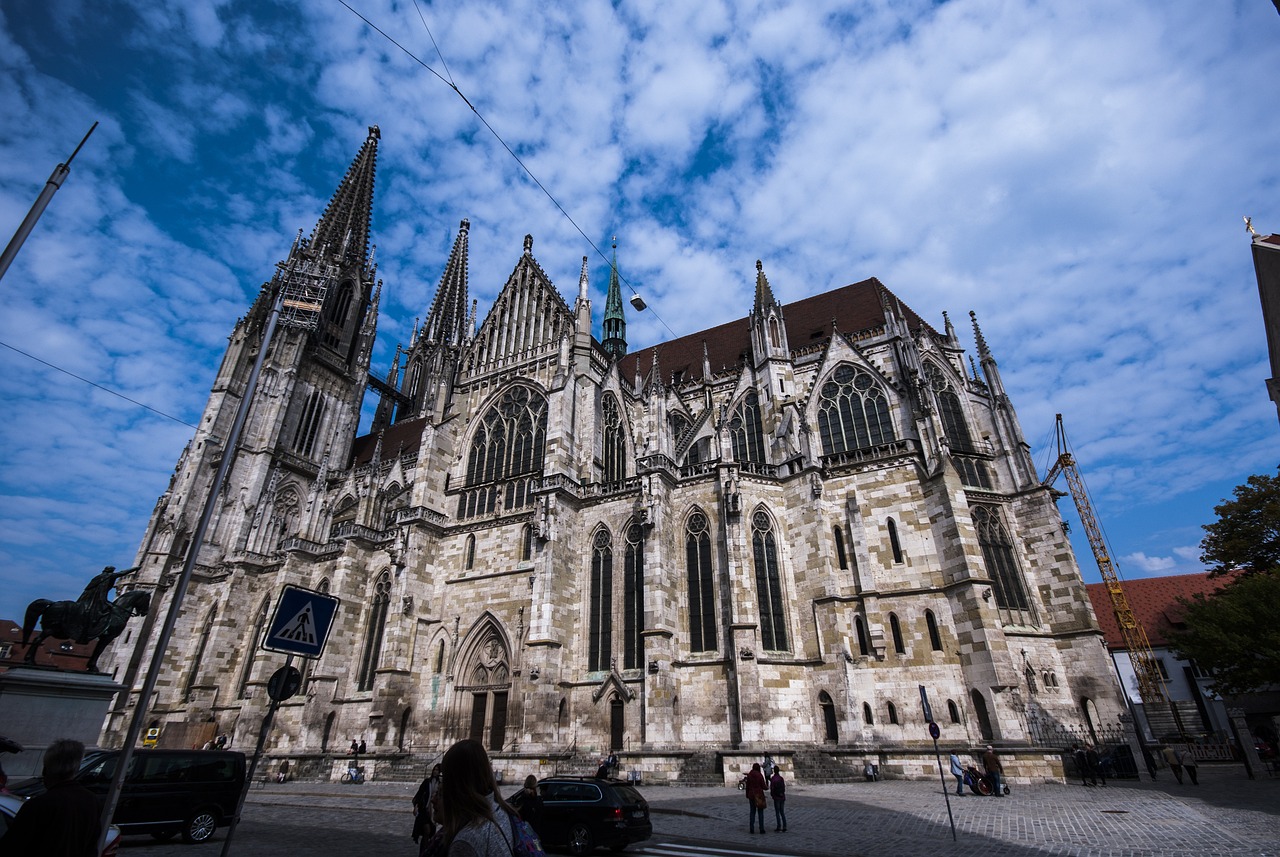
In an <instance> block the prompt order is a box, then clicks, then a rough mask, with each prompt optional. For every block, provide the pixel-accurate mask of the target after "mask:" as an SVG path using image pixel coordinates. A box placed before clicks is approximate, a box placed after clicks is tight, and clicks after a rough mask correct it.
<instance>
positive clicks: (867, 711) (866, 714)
mask: <svg viewBox="0 0 1280 857" xmlns="http://www.w3.org/2000/svg"><path fill="white" fill-rule="evenodd" d="M862 720H863V722H865V723H866V724H867V725H868V726H875V725H876V718H875V715H873V714H872V713H871V703H869V702H864V703H862Z"/></svg>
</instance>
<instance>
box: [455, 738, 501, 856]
mask: <svg viewBox="0 0 1280 857" xmlns="http://www.w3.org/2000/svg"><path fill="white" fill-rule="evenodd" d="M440 766H441V779H440V815H439V816H438V817H437V818H436V821H439V822H440V823H441V824H443V825H444V836H445V841H446V842H448V843H449V857H509V855H510V854H511V853H512V848H513V846H514V844H515V836H516V834H515V821H514V819H517V818H519V817H520V816H519V813H517V812H516V811H515V810H514V809H512V808H511V806H510V805H509V804H508V803H507V802H506V801H505V800H503V799H502V796H501V795H499V794H498V784H497V783H496V782H495V781H494V778H493V766H492V765H491V764H490V763H489V754H488V753H486V752H485V751H484V746H483V745H481V743H480V742H479V741H475V740H473V739H470V738H468V739H465V740H463V741H459V742H458V743H456V744H454V745H453V746H452V747H450V748H449V749H448V750H447V751H446V752H445V754H444V758H443V759H442V760H441V762H440Z"/></svg>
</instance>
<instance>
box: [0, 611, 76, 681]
mask: <svg viewBox="0 0 1280 857" xmlns="http://www.w3.org/2000/svg"><path fill="white" fill-rule="evenodd" d="M39 634H40V629H39V627H37V628H36V630H35V631H33V632H32V634H31V637H32V639H34V638H35V637H37V636H39ZM0 643H10V644H12V645H11V646H10V649H9V656H8V657H7V658H4V659H0V671H3V670H6V669H9V668H11V667H17V666H22V659H23V658H25V657H26V656H27V646H24V645H22V626H21V625H19V624H18V623H17V622H14V621H13V620H12V619H0ZM63 645H67V646H69V649H63V648H62V647H63ZM93 647H94V644H93V643H87V644H85V645H83V646H82V645H80V644H79V643H72V642H69V641H67V640H56V639H54V638H53V637H50V638H48V639H47V640H45V641H44V645H43V646H41V647H40V651H39V652H37V653H36V666H40V667H49V666H53V667H59V668H61V669H65V670H78V671H80V672H83V671H84V668H85V666H86V665H88V663H89V655H91V654H93Z"/></svg>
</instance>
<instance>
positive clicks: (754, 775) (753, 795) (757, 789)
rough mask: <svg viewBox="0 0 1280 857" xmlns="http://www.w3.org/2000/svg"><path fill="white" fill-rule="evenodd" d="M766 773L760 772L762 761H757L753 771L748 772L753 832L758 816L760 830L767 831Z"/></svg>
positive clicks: (748, 795)
mask: <svg viewBox="0 0 1280 857" xmlns="http://www.w3.org/2000/svg"><path fill="white" fill-rule="evenodd" d="M764 785H765V783H764V774H762V773H760V763H759V762H756V763H754V764H753V765H752V766H751V772H750V773H749V774H747V789H746V791H747V803H748V805H749V806H750V808H751V832H752V833H755V832H756V818H759V819H760V832H761V833H764V832H765V826H764V807H765V803H766V801H765V799H764Z"/></svg>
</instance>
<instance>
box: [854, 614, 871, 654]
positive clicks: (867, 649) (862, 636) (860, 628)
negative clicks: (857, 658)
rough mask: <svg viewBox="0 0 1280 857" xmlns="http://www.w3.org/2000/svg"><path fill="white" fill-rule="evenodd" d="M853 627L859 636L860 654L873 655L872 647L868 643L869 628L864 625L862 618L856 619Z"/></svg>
mask: <svg viewBox="0 0 1280 857" xmlns="http://www.w3.org/2000/svg"><path fill="white" fill-rule="evenodd" d="M853 627H854V630H855V631H856V632H857V634H858V652H859V653H861V654H863V655H869V654H871V646H870V644H868V643H867V626H866V625H865V624H863V622H862V617H861V616H857V617H855V618H854V620H853Z"/></svg>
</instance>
